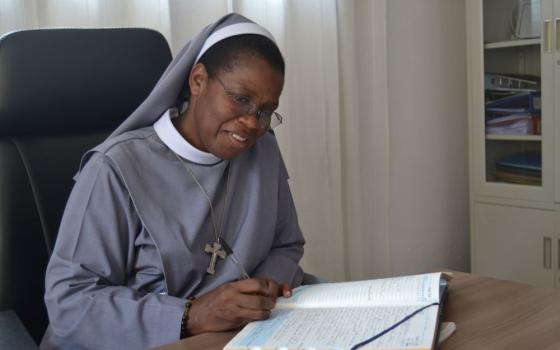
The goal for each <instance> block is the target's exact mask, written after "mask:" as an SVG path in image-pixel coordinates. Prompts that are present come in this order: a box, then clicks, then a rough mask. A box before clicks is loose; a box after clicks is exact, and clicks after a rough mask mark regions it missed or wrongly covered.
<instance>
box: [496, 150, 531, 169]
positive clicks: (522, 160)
mask: <svg viewBox="0 0 560 350" xmlns="http://www.w3.org/2000/svg"><path fill="white" fill-rule="evenodd" d="M496 168H502V169H510V170H518V171H524V172H529V173H533V174H539V175H540V173H541V171H542V165H541V154H540V153H538V152H530V153H529V152H528V153H516V154H511V155H508V156H506V157H503V158H500V159H498V160H497V161H496Z"/></svg>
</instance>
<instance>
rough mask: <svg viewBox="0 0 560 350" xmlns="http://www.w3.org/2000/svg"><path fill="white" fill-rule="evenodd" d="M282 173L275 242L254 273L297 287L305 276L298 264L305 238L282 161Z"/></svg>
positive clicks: (279, 182) (279, 185)
mask: <svg viewBox="0 0 560 350" xmlns="http://www.w3.org/2000/svg"><path fill="white" fill-rule="evenodd" d="M280 173H281V174H280V176H279V181H278V217H277V221H276V232H275V236H274V242H273V244H272V248H271V249H270V252H269V254H268V256H267V258H266V259H265V260H264V261H263V262H261V263H260V264H259V266H257V268H256V270H255V271H254V273H253V275H254V276H258V277H266V278H271V279H273V280H275V281H276V282H278V283H289V284H290V285H291V286H292V287H297V286H299V285H300V284H301V281H302V279H303V271H302V270H301V268H300V266H299V264H298V263H299V260H300V259H301V257H302V256H303V245H304V244H305V241H304V239H303V235H302V233H301V229H300V228H299V224H298V219H297V213H296V208H295V205H294V201H293V199H292V194H291V192H290V186H289V185H288V174H287V171H286V170H285V167H284V165H283V164H282V166H281V167H280Z"/></svg>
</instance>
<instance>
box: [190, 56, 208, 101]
mask: <svg viewBox="0 0 560 350" xmlns="http://www.w3.org/2000/svg"><path fill="white" fill-rule="evenodd" d="M207 83H208V72H207V71H206V67H204V65H203V64H202V63H197V64H195V65H194V67H193V69H192V70H191V74H190V75H189V87H190V89H191V96H198V95H200V93H201V92H202V91H203V90H204V89H205V88H206V85H207Z"/></svg>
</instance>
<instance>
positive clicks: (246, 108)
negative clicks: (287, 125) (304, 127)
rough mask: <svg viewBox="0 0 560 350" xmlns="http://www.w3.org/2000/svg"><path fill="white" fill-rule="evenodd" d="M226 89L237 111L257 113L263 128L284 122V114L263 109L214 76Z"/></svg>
mask: <svg viewBox="0 0 560 350" xmlns="http://www.w3.org/2000/svg"><path fill="white" fill-rule="evenodd" d="M214 78H215V79H216V80H217V81H218V82H219V83H220V85H221V86H222V89H224V92H225V93H226V95H228V96H229V98H230V99H231V101H232V102H233V105H234V106H235V109H236V110H235V113H236V114H237V115H239V116H241V115H255V116H256V117H257V121H258V122H259V126H260V128H261V129H273V128H275V127H277V126H278V125H280V124H282V116H281V115H280V113H277V112H274V111H261V110H259V109H258V108H257V106H256V105H255V104H254V103H253V102H251V99H250V98H249V97H247V96H244V95H239V94H236V93H233V92H231V91H229V90H228V89H227V88H226V86H225V85H224V83H222V81H221V80H220V78H218V77H217V76H216V77H214Z"/></svg>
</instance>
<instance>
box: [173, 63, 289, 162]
mask: <svg viewBox="0 0 560 350" xmlns="http://www.w3.org/2000/svg"><path fill="white" fill-rule="evenodd" d="M215 75H216V76H215V77H213V78H210V77H209V76H208V74H207V72H206V69H205V68H204V66H203V65H201V64H198V65H196V66H195V67H194V68H193V71H192V72H191V76H190V78H189V84H190V87H191V99H190V103H189V108H188V110H187V112H186V118H182V119H183V121H182V124H183V125H179V129H180V131H182V134H183V136H185V137H186V138H187V140H188V141H189V142H190V143H191V144H192V145H193V146H195V147H196V148H198V149H200V150H201V151H205V152H210V153H212V154H214V155H215V156H217V157H219V158H221V159H233V158H235V157H237V156H238V155H239V154H240V153H241V152H243V151H245V150H247V149H248V148H250V147H251V146H252V145H253V144H254V143H255V142H256V140H257V139H258V138H259V137H261V136H262V135H264V133H265V132H266V131H267V129H266V128H263V127H261V126H260V124H259V121H258V119H257V116H256V113H255V112H254V108H256V109H258V110H265V111H273V110H275V109H276V108H277V107H278V100H279V98H280V94H281V92H282V87H283V84H284V77H283V75H282V73H281V72H279V71H278V70H276V69H274V68H273V67H271V66H270V64H269V63H268V62H266V61H265V60H263V59H262V58H259V57H255V56H245V57H242V58H240V59H239V60H238V62H236V64H235V65H233V69H231V70H222V71H218V72H216V74H215ZM240 103H242V104H243V103H244V104H245V105H247V104H249V105H253V106H254V108H253V111H252V112H251V113H252V114H248V113H246V112H244V111H245V110H246V109H243V108H240Z"/></svg>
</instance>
